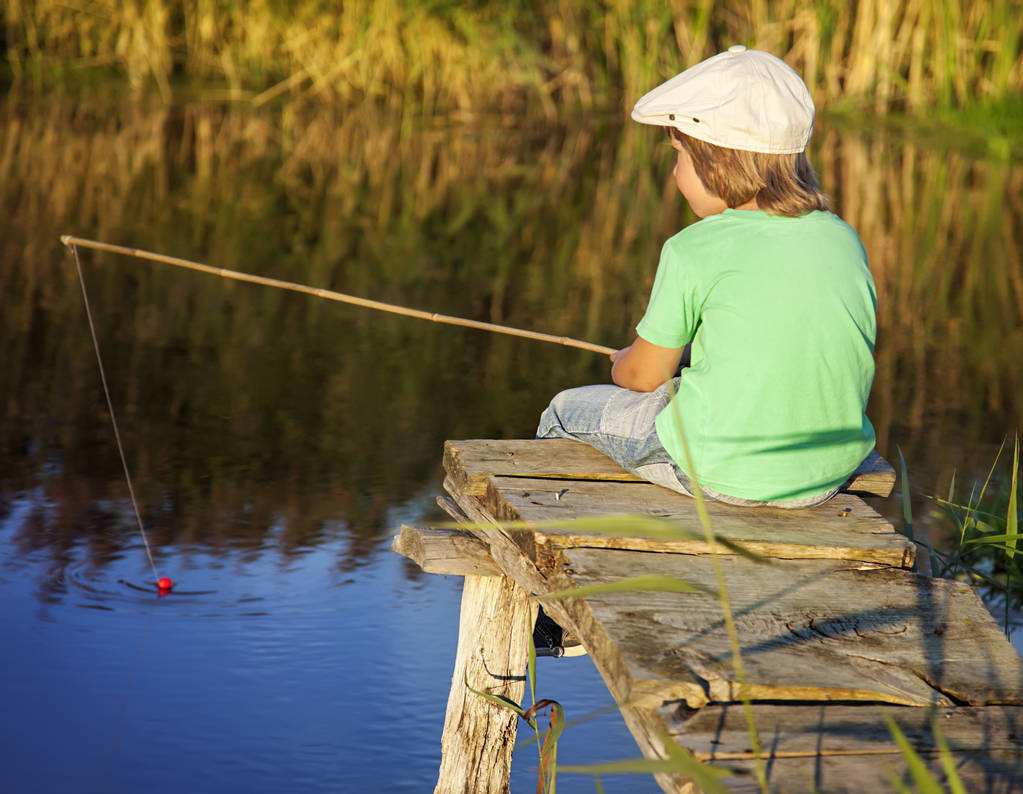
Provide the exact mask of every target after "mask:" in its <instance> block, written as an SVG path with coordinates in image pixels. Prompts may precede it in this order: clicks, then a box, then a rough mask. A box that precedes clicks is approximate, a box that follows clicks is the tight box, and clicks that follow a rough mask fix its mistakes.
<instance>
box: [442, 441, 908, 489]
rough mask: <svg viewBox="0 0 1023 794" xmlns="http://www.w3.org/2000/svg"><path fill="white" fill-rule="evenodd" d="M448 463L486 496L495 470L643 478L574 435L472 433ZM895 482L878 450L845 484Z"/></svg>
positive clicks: (456, 478) (448, 445) (451, 447)
mask: <svg viewBox="0 0 1023 794" xmlns="http://www.w3.org/2000/svg"><path fill="white" fill-rule="evenodd" d="M444 468H445V470H446V471H447V473H448V476H450V477H451V478H452V481H453V482H454V483H455V486H456V488H457V489H458V490H459V491H461V492H462V493H465V494H467V495H469V496H482V495H483V493H484V492H485V491H486V487H487V480H488V479H489V478H490V477H492V476H494V475H497V476H500V477H529V478H534V479H556V480H598V481H599V480H605V481H613V482H642V480H641V479H640V478H639V477H637V476H636V475H634V474H631V473H629V472H627V471H625V470H624V469H622V468H621V467H619V466H618V464H616V463H615V462H614V461H612V460H611V459H610V458H608V457H607V456H606V455H604V454H602V453H600V452H598V451H597V450H595V449H593V447H590V446H588V445H587V444H583V443H581V442H579V441H572V440H570V439H562V438H551V439H543V440H537V439H512V440H505V441H497V440H490V439H471V440H464V441H446V442H444ZM894 485H895V470H894V469H893V468H892V467H891V465H890V464H889V463H888V461H886V460H885V459H884V458H882V457H881V456H880V455H878V456H876V457H874V458H873V459H868V460H867V461H865V463H864V465H862V466H861V467H860V468H859V469H857V471H856V472H855V473H854V474H853V476H852V477H851V478H850V480H849V482H848V483H846V485H845V486H844V487H843V490H844V491H846V492H849V493H860V494H867V495H876V496H888V495H889V494H890V493H891V492H892V488H893V487H894Z"/></svg>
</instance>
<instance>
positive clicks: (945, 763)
mask: <svg viewBox="0 0 1023 794" xmlns="http://www.w3.org/2000/svg"><path fill="white" fill-rule="evenodd" d="M931 730H932V732H933V733H934V742H935V744H937V745H938V755H939V757H940V758H941V768H942V769H943V770H945V782H946V783H948V789H949V792H950V794H966V788H965V787H964V786H963V781H962V779H961V778H960V777H959V772H958V771H957V770H956V761H955V758H954V757H953V756H952V751H951V750H950V749H949V747H948V741H946V739H945V735H944V734H943V733H942V732H941V729H940V728H939V727H938V720H937V718H935V720H934V724H933V727H932V729H931Z"/></svg>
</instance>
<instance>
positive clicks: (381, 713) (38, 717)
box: [0, 494, 658, 794]
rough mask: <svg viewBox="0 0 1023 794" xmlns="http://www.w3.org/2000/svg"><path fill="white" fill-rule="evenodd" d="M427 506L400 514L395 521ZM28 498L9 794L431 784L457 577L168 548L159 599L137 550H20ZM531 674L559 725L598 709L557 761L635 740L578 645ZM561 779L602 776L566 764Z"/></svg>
mask: <svg viewBox="0 0 1023 794" xmlns="http://www.w3.org/2000/svg"><path fill="white" fill-rule="evenodd" d="M431 501H432V498H431V497H430V496H429V495H427V494H423V495H422V496H421V497H419V498H417V499H415V500H413V501H412V502H410V503H408V504H405V505H402V506H401V508H400V509H397V510H394V511H393V516H392V518H393V520H394V522H395V526H397V525H398V524H399V523H400V522H401V521H402V520H405V521H408V520H415V519H416V518H417V517H418V516H420V515H422V514H423V513H425V512H428V511H429V504H430V503H431ZM32 502H33V497H32V495H30V494H26V495H23V496H21V497H20V498H19V499H18V500H16V501H15V503H14V504H13V505H12V510H11V512H10V513H9V515H8V517H7V519H6V520H5V521H4V522H3V524H2V527H0V605H3V608H2V609H0V633H2V636H3V637H4V648H5V653H4V656H5V663H4V674H3V676H2V678H0V702H2V703H3V711H4V712H5V715H6V716H5V717H4V719H3V720H0V747H2V748H4V750H3V758H4V765H3V772H2V775H3V777H2V785H0V790H3V791H9V792H24V793H25V794H31V793H34V792H40V793H42V792H56V791H62V790H67V789H73V790H75V791H77V792H97V794H99V793H100V792H134V791H142V790H153V789H159V790H165V791H188V792H233V791H238V792H275V793H276V792H281V791H303V792H328V791H329V792H339V791H341V792H348V791H351V792H363V791H395V792H398V791H408V792H420V791H426V790H430V789H431V787H432V785H433V782H434V781H435V772H436V765H437V762H438V758H439V747H440V731H441V727H442V724H443V719H444V708H445V704H446V698H447V689H448V683H449V681H450V676H451V668H452V663H453V659H454V649H455V643H456V640H457V625H458V603H459V593H460V579H457V578H453V577H441V576H427V575H419V576H416V575H414V574H413V573H412V572H411V571H410V569H409V566H408V565H407V564H406V563H404V562H403V560H402V559H401V558H399V557H398V556H397V555H394V554H391V553H388V552H383V551H382V553H379V554H375V555H373V556H372V558H371V560H370V561H369V562H368V563H367V564H365V565H362V566H360V567H359V568H358V569H357V570H355V571H346V570H339V566H338V560H339V559H340V558H341V556H342V554H343V549H342V548H341V547H342V546H343V545H344V543H345V541H344V540H339V541H336V542H332V543H327V544H324V545H322V546H319V547H315V548H309V549H306V550H303V551H302V552H301V553H299V554H297V555H291V554H289V555H287V556H284V555H282V553H281V552H280V551H278V550H277V549H275V548H274V546H273V544H272V542H271V543H269V544H267V545H266V546H264V547H262V548H258V549H250V550H246V551H244V552H229V553H226V554H216V555H214V554H211V553H210V552H209V551H203V550H201V549H198V550H196V549H184V548H173V547H168V548H162V549H161V550H160V556H161V559H160V562H159V569H160V572H161V573H162V574H167V575H172V576H174V577H175V579H176V580H177V582H178V584H177V588H176V592H175V593H173V594H172V595H171V596H169V597H165V598H159V597H157V596H156V595H155V594H153V593H149V592H140V591H138V590H136V589H134V588H133V587H131V586H130V585H131V584H143V583H144V582H146V581H147V580H148V579H151V576H150V572H149V570H148V565H147V564H146V561H145V553H144V550H143V548H142V546H141V545H140V544H139V545H135V546H133V547H129V548H126V549H124V550H123V553H122V554H120V555H119V558H118V559H116V560H114V561H111V562H110V563H108V564H107V565H105V566H103V567H102V568H98V569H97V568H90V567H89V565H88V564H87V563H86V562H84V561H83V560H82V556H83V555H82V554H80V553H79V552H77V551H76V552H72V554H71V555H70V558H69V559H68V560H67V564H66V567H65V572H64V573H63V575H62V576H59V577H56V578H53V577H52V576H51V575H50V574H49V573H48V571H49V568H50V560H49V559H48V557H49V554H48V553H46V552H42V553H38V552H37V553H30V554H24V553H22V552H21V551H20V550H19V548H18V543H17V534H18V528H19V526H20V525H21V523H22V522H23V521H24V519H25V517H26V514H27V513H28V512H29V508H30V507H31V506H32ZM382 546H383V543H381V547H382ZM126 583H127V584H126ZM194 591H199V593H198V594H195V595H192V594H190V593H192V592H194ZM538 684H539V692H540V696H547V697H553V698H555V699H558V700H559V701H560V702H562V703H563V704H564V706H565V708H566V711H567V714H568V717H569V719H573V718H577V717H580V716H587V715H589V719H588V720H587V721H586V722H584V723H582V724H580V725H575V726H572V727H570V729H569V730H568V731H567V733H566V734H565V737H564V739H563V743H562V745H561V750H560V755H561V758H562V760H563V762H566V763H567V762H577V763H583V762H591V761H599V760H611V759H614V758H620V757H627V756H629V755H635V754H636V750H635V745H634V744H633V743H632V740H631V737H630V736H629V734H628V732H627V730H626V728H625V726H624V724H623V723H622V721H621V719H620V717H619V716H618V714H617V711H616V710H615V709H614V708H613V707H612V701H611V698H610V696H609V695H608V694H607V691H606V689H605V688H604V685H603V683H602V682H601V680H600V678H599V675H598V674H597V673H596V671H595V670H594V668H593V666H592V664H591V663H590V662H589V660H588V659H586V658H582V659H559V660H553V659H541V660H539V670H538ZM594 715H595V716H594ZM527 735H528V731H526V732H523V733H522V734H521V738H526V737H527ZM535 766H536V751H535V748H534V747H530V746H526V747H522V748H521V749H519V750H517V751H516V755H515V760H514V763H513V790H515V791H530V790H532V786H534V785H535V783H534V781H535V777H533V776H534V775H535ZM605 784H606V788H607V790H608V791H656V790H658V789H657V787H656V786H655V785H654V784H653V783H652V781H650V780H649V779H640V778H631V779H628V778H627V779H618V780H616V779H615V778H608V779H606V780H605ZM559 790H564V791H568V792H573V791H579V792H582V791H592V790H593V785H592V783H591V782H590V781H589V780H588V779H586V778H582V777H578V776H575V777H572V776H567V775H566V776H564V777H563V779H562V780H561V782H560V783H559Z"/></svg>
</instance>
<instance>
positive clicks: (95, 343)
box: [68, 245, 170, 590]
mask: <svg viewBox="0 0 1023 794" xmlns="http://www.w3.org/2000/svg"><path fill="white" fill-rule="evenodd" d="M68 248H70V249H71V253H72V255H73V256H74V259H75V270H76V271H77V272H78V283H79V284H80V285H81V287H82V300H83V301H84V302H85V316H86V318H87V319H88V320H89V333H90V334H91V335H92V349H93V350H95V351H96V363H97V364H98V365H99V378H100V380H101V381H102V383H103V394H105V395H106V398H107V410H109V411H110V424H112V425H113V426H114V439H115V440H116V441H117V451H118V453H120V455H121V465H122V466H123V467H124V479H125V481H126V482H127V483H128V495H129V496H130V497H131V506H132V507H133V508H134V509H135V520H136V521H138V524H139V534H140V535H142V543H143V544H144V545H145V547H146V556H147V557H148V558H149V565H150V567H151V568H152V569H153V578H154V579H155V580H156V581H157V582H160V581H162V580H161V579H160V574H158V573H157V572H156V563H155V562H154V561H153V552H152V550H151V549H150V547H149V538H148V537H146V530H145V527H143V526H142V514H141V513H140V512H139V504H138V501H137V500H136V499H135V489H134V488H133V487H132V484H131V474H130V473H129V471H128V459H127V458H126V457H125V456H124V446H123V445H122V444H121V433H120V431H119V430H118V429H117V416H116V415H115V414H114V403H113V401H112V400H111V399H110V389H109V388H108V387H107V373H106V370H104V368H103V356H101V355H100V352H99V340H98V339H97V338H96V325H95V324H94V323H93V321H92V309H91V308H90V306H89V293H88V292H87V291H86V289H85V276H84V275H83V274H82V263H81V261H80V260H79V258H78V248H77V247H76V246H74V245H69V246H68ZM164 589H168V590H169V589H170V588H169V587H168V588H164Z"/></svg>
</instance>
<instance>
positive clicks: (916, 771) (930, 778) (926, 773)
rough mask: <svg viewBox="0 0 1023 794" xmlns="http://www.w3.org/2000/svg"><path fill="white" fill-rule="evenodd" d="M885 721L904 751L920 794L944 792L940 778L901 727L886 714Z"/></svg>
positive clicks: (900, 748) (942, 793) (904, 757)
mask: <svg viewBox="0 0 1023 794" xmlns="http://www.w3.org/2000/svg"><path fill="white" fill-rule="evenodd" d="M884 721H885V724H886V725H887V726H888V730H889V731H890V732H891V734H892V738H893V739H894V740H895V744H896V745H898V748H899V750H900V751H901V752H902V758H903V759H904V760H905V762H906V766H907V767H908V768H909V774H910V775H911V776H912V778H913V783H914V784H915V785H916V788H917V791H918V792H919V794H944V792H942V790H941V784H940V783H939V782H938V779H937V778H936V777H934V775H933V774H932V773H931V771H930V770H929V769H928V768H927V765H926V764H925V763H924V761H923V759H922V758H920V755H919V754H918V753H917V752H916V750H914V749H913V746H912V745H911V744H910V743H909V740H908V739H907V738H906V735H905V734H904V733H903V732H902V730H901V729H900V728H899V726H898V724H897V723H896V722H895V720H893V719H892V718H891V717H889V716H885V718H884Z"/></svg>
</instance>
